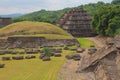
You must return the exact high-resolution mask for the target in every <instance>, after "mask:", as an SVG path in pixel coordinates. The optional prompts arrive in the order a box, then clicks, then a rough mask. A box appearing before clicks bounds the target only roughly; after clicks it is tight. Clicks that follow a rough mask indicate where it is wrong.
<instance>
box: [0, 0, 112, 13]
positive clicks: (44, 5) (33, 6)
mask: <svg viewBox="0 0 120 80" xmlns="http://www.w3.org/2000/svg"><path fill="white" fill-rule="evenodd" d="M98 1H104V2H111V1H112V0H24V1H23V0H0V14H10V13H28V12H33V11H37V10H41V9H47V10H58V9H63V8H66V7H75V6H79V5H81V4H87V3H96V2H98Z"/></svg>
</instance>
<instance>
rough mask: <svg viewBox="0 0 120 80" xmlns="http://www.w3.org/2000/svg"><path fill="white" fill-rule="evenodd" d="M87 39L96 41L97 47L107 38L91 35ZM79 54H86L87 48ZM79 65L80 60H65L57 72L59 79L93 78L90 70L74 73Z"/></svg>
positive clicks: (103, 43)
mask: <svg viewBox="0 0 120 80" xmlns="http://www.w3.org/2000/svg"><path fill="white" fill-rule="evenodd" d="M87 39H90V40H92V41H93V42H94V43H96V44H97V47H98V48H101V47H103V46H105V42H106V40H107V39H106V38H101V37H91V38H87ZM80 55H81V56H82V57H83V56H85V55H88V54H87V50H85V51H84V53H80ZM80 65H81V61H79V62H78V61H73V60H67V61H66V63H65V64H64V66H63V68H62V69H61V71H60V73H59V76H58V78H59V80H95V75H94V73H92V72H89V73H76V70H77V69H78V68H79V67H80Z"/></svg>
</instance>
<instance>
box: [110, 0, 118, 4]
mask: <svg viewBox="0 0 120 80" xmlns="http://www.w3.org/2000/svg"><path fill="white" fill-rule="evenodd" d="M112 4H120V0H113V1H112Z"/></svg>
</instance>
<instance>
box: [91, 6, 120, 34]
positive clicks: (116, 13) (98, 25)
mask: <svg viewBox="0 0 120 80" xmlns="http://www.w3.org/2000/svg"><path fill="white" fill-rule="evenodd" d="M92 25H93V29H95V30H96V31H97V33H98V34H101V35H104V36H115V35H116V34H119V33H120V6H119V5H118V6H116V5H114V6H113V5H111V6H103V7H101V8H100V9H98V10H97V11H96V13H95V15H94V18H93V21H92Z"/></svg>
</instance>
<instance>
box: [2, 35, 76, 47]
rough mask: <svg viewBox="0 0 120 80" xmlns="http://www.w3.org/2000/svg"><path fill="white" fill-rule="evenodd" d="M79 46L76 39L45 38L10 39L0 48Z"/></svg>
mask: <svg viewBox="0 0 120 80" xmlns="http://www.w3.org/2000/svg"><path fill="white" fill-rule="evenodd" d="M1 41H2V40H1ZM3 41H4V40H3ZM77 44H78V41H77V40H76V39H46V38H44V37H8V39H7V40H6V41H5V42H4V44H2V42H1V45H0V46H2V47H3V46H6V47H13V48H14V47H38V46H64V45H77Z"/></svg>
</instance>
